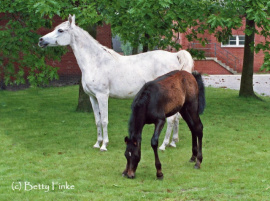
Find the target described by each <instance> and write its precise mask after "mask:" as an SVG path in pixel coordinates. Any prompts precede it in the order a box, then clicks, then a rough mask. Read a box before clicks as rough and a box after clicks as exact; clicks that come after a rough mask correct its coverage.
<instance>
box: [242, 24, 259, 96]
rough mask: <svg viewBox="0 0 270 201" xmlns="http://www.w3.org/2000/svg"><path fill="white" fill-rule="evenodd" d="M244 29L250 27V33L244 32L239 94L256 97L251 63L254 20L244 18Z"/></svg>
mask: <svg viewBox="0 0 270 201" xmlns="http://www.w3.org/2000/svg"><path fill="white" fill-rule="evenodd" d="M246 29H251V30H253V31H252V34H250V35H247V34H245V48H244V59H243V71H242V76H241V85H240V91H239V96H241V97H257V96H256V95H255V93H254V91H253V65H254V37H255V31H254V30H255V22H254V20H248V19H246Z"/></svg>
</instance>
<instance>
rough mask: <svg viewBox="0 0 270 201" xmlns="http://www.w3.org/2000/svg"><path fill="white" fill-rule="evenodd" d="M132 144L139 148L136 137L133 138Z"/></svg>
mask: <svg viewBox="0 0 270 201" xmlns="http://www.w3.org/2000/svg"><path fill="white" fill-rule="evenodd" d="M132 143H133V144H134V145H135V146H137V144H138V143H137V139H136V138H135V137H133V138H132Z"/></svg>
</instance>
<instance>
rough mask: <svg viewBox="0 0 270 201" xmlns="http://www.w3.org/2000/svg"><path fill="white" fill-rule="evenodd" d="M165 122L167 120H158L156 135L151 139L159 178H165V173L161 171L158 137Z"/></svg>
mask: <svg viewBox="0 0 270 201" xmlns="http://www.w3.org/2000/svg"><path fill="white" fill-rule="evenodd" d="M164 124H165V120H158V122H157V123H156V124H155V132H154V135H153V137H152V139H151V146H152V148H153V150H154V154H155V166H156V169H157V178H158V179H162V178H163V173H162V171H161V163H160V160H159V157H158V150H157V148H158V138H159V135H160V132H161V130H162V128H163V126H164Z"/></svg>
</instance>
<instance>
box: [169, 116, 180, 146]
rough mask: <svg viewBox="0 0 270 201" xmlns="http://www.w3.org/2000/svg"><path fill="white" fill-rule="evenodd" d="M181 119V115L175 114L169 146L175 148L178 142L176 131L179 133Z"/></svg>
mask: <svg viewBox="0 0 270 201" xmlns="http://www.w3.org/2000/svg"><path fill="white" fill-rule="evenodd" d="M180 118H181V115H180V114H179V113H176V114H175V120H174V126H173V137H172V141H171V143H170V146H172V147H176V142H178V141H179V138H178V131H179V119H180Z"/></svg>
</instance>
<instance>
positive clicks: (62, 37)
mask: <svg viewBox="0 0 270 201" xmlns="http://www.w3.org/2000/svg"><path fill="white" fill-rule="evenodd" d="M73 27H75V15H73V16H71V15H69V17H68V21H66V22H63V23H62V24H60V25H58V26H57V27H55V29H54V30H53V31H52V32H50V33H48V34H46V35H45V36H42V37H41V38H40V39H39V42H38V45H39V46H40V47H43V48H44V47H46V46H66V45H69V44H70V42H71V34H70V30H71V29H72V28H73Z"/></svg>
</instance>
